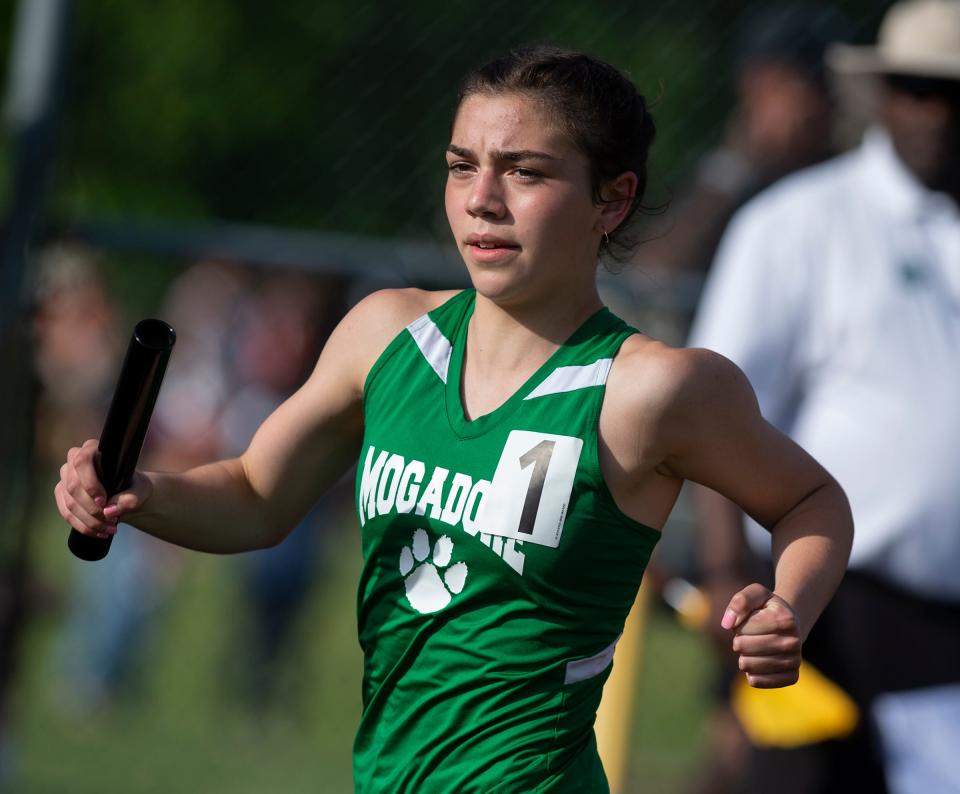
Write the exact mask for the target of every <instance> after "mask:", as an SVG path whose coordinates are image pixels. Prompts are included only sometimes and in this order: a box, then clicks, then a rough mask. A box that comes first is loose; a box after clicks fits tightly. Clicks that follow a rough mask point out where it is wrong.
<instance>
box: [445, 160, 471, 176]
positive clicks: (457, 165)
mask: <svg viewBox="0 0 960 794" xmlns="http://www.w3.org/2000/svg"><path fill="white" fill-rule="evenodd" d="M447 168H448V169H449V171H450V175H451V176H469V175H470V174H471V173H472V172H473V166H472V165H470V163H465V162H463V161H462V160H458V161H457V162H454V163H450V164H449V165H448V166H447Z"/></svg>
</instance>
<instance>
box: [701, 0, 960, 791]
mask: <svg viewBox="0 0 960 794" xmlns="http://www.w3.org/2000/svg"><path fill="white" fill-rule="evenodd" d="M829 62H830V64H831V65H832V66H833V67H834V68H835V69H836V70H837V71H838V72H840V73H841V74H844V75H846V76H848V77H850V78H851V79H854V80H856V81H859V84H860V85H861V86H862V87H865V86H866V85H867V81H871V82H870V85H872V88H873V90H874V91H875V94H876V99H877V102H876V116H875V120H874V125H873V126H872V127H871V128H870V129H869V130H868V131H867V133H866V134H865V136H864V140H863V143H862V144H861V146H860V147H859V148H858V149H857V150H856V151H854V152H851V153H849V154H847V155H844V156H842V157H840V158H837V159H835V160H832V161H830V162H828V163H825V164H823V165H820V166H818V167H815V168H813V169H810V170H807V171H804V172H802V173H800V174H797V175H796V176H793V177H791V178H789V179H787V180H784V181H783V182H782V183H780V184H778V185H776V186H774V187H773V188H771V189H770V190H769V191H766V192H764V193H762V194H760V195H759V196H758V197H756V198H755V199H754V200H753V201H752V202H750V203H749V204H748V205H747V206H746V207H744V208H743V210H741V211H740V212H739V213H738V214H737V216H736V217H735V218H734V220H733V222H732V224H731V226H730V229H729V230H728V232H727V233H726V235H725V237H724V240H723V243H722V244H721V247H720V250H719V254H718V257H717V261H716V263H715V265H714V269H713V271H712V272H711V275H710V278H709V280H708V283H707V288H706V291H705V294H704V297H703V301H702V303H701V306H700V309H699V313H698V316H697V320H696V323H695V326H694V329H693V332H692V336H691V344H694V345H697V346H702V347H708V348H711V349H714V350H716V351H718V352H720V353H722V354H724V355H726V356H728V357H729V358H731V359H733V360H734V361H735V362H736V363H737V364H739V365H740V366H741V367H742V368H743V370H744V371H745V372H746V374H747V375H748V377H749V378H750V380H751V382H752V384H753V386H754V388H755V389H756V392H757V395H758V398H759V400H760V404H761V408H762V410H763V413H764V415H765V416H766V417H767V418H768V419H769V420H770V421H772V422H773V423H774V424H776V425H778V426H779V427H780V428H781V429H783V430H785V431H786V432H788V433H789V434H791V435H792V436H793V437H794V438H795V439H796V440H797V441H798V442H799V443H800V444H801V445H802V446H804V447H805V448H806V449H807V450H808V451H809V452H810V453H811V454H813V455H815V456H816V457H817V458H818V459H819V460H821V461H823V463H824V465H825V466H827V468H828V469H830V471H831V472H833V473H834V475H835V476H836V477H837V479H838V480H839V482H840V483H841V485H842V486H843V487H844V489H845V490H846V491H847V493H848V495H849V497H850V501H851V504H852V507H853V511H854V517H855V521H856V527H857V533H856V538H855V541H854V547H853V553H852V556H851V562H850V570H849V572H848V574H847V576H846V578H845V581H844V583H843V585H842V586H841V588H840V590H839V591H838V593H837V596H836V597H835V599H834V601H833V602H832V603H831V605H830V606H829V607H828V609H827V610H826V612H825V613H824V615H823V617H822V618H821V620H820V622H819V623H818V624H817V626H816V627H815V629H814V631H813V632H812V633H811V635H810V637H809V639H808V641H807V643H806V644H805V647H804V655H805V657H806V658H807V659H809V660H810V661H811V662H813V663H814V664H815V665H816V666H817V667H818V668H819V669H820V670H822V671H823V672H824V673H826V674H827V676H828V677H829V678H831V679H832V680H834V681H836V682H837V683H838V684H840V685H841V686H842V687H843V688H844V689H845V690H846V692H848V693H849V694H850V695H851V696H852V698H853V699H854V701H855V702H856V703H857V705H858V706H859V709H860V713H861V720H860V723H859V726H858V727H857V729H856V730H855V731H854V732H853V734H852V735H851V736H850V737H849V738H847V739H845V740H842V741H839V740H837V741H827V742H823V743H819V744H815V745H810V746H806V747H802V748H798V749H794V750H786V749H782V750H777V749H760V748H754V749H753V750H752V752H751V756H750V760H749V763H748V767H747V774H746V777H745V779H744V782H743V789H742V790H744V791H769V790H774V789H775V790H777V791H781V792H786V791H796V792H804V793H806V792H823V791H831V792H832V791H838V792H839V791H870V792H880V791H883V790H885V789H884V786H888V787H889V790H890V791H892V792H895V794H905V793H907V792H910V793H912V792H924V794H930V793H932V792H938V794H939V793H940V792H943V793H944V794H946V793H947V792H955V791H960V760H958V757H957V754H956V748H957V747H958V746H960V577H958V575H957V571H958V570H960V488H958V487H957V474H958V472H960V411H958V410H957V406H958V405H960V209H958V206H960V205H958V202H960V3H958V2H956V1H955V0H905V1H904V2H901V3H898V4H896V5H895V6H893V8H892V9H891V10H890V11H889V12H888V14H887V16H886V17H885V19H884V22H883V24H882V26H881V28H880V32H879V43H878V45H877V46H876V47H849V46H837V47H836V48H834V49H832V50H831V51H830V61H829ZM699 501H700V504H701V508H702V513H701V520H702V522H703V524H704V530H705V531H704V538H705V542H704V545H703V551H704V560H703V566H704V571H705V572H707V573H709V574H710V575H712V576H713V577H714V581H715V582H717V585H716V586H715V587H714V588H713V589H712V591H711V594H713V595H715V596H716V597H718V598H722V597H723V595H722V594H723V591H724V590H729V591H730V592H732V590H731V588H733V589H736V587H737V585H736V582H737V581H745V578H743V577H746V576H748V574H747V570H748V568H749V554H748V553H747V552H746V551H745V549H744V547H743V529H742V518H743V517H742V515H741V514H740V513H739V512H738V511H737V510H736V508H734V507H733V506H732V505H730V504H729V503H728V502H725V501H724V500H722V499H720V498H719V497H718V496H716V495H715V494H712V493H710V492H702V493H701V494H700V500H699ZM757 529H758V527H756V526H755V525H753V524H752V522H750V523H749V526H748V530H749V532H748V534H749V535H750V536H751V537H754V536H755V534H756V530H757ZM767 566H769V561H768V562H767ZM724 583H725V584H724ZM884 778H885V781H886V782H884Z"/></svg>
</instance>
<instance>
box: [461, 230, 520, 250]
mask: <svg viewBox="0 0 960 794" xmlns="http://www.w3.org/2000/svg"><path fill="white" fill-rule="evenodd" d="M466 243H467V245H471V246H473V247H475V248H477V249H479V250H481V251H491V250H496V249H508V250H516V249H517V248H519V247H520V246H519V245H517V244H516V243H514V242H512V241H511V240H506V239H504V238H503V237H496V236H494V235H492V234H471V235H468V236H467V239H466Z"/></svg>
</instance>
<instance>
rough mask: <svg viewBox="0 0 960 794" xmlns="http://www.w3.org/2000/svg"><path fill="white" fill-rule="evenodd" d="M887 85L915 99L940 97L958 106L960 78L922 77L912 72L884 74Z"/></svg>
mask: <svg viewBox="0 0 960 794" xmlns="http://www.w3.org/2000/svg"><path fill="white" fill-rule="evenodd" d="M884 82H885V83H886V85H887V87H889V88H890V89H892V90H893V91H897V92H898V93H901V94H908V95H909V96H911V97H914V98H915V99H941V100H945V101H946V102H949V103H950V104H951V105H953V106H954V107H960V80H948V79H946V78H942V77H923V76H920V75H913V74H887V75H884Z"/></svg>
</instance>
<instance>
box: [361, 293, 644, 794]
mask: <svg viewBox="0 0 960 794" xmlns="http://www.w3.org/2000/svg"><path fill="white" fill-rule="evenodd" d="M474 298H475V293H474V292H473V290H467V291H464V292H462V293H459V294H458V295H456V296H455V297H453V298H451V299H450V300H449V301H447V302H446V303H444V304H443V305H442V306H440V307H439V308H437V309H435V310H434V311H432V312H430V313H429V314H425V315H423V316H422V317H420V318H419V319H417V320H416V321H414V322H413V323H411V324H410V325H409V326H408V327H407V328H406V329H405V330H404V331H403V332H401V333H400V335H399V336H397V337H396V338H395V339H394V340H393V341H392V342H391V343H390V345H389V346H388V347H387V349H386V350H385V351H384V352H383V354H382V355H381V356H380V358H379V359H378V360H377V362H376V363H375V364H374V366H373V368H372V369H371V371H370V374H369V375H368V377H367V381H366V384H365V387H364V416H365V423H366V428H365V433H364V440H363V447H362V450H361V456H360V461H359V465H358V471H357V492H356V496H357V507H358V510H359V515H360V524H361V539H362V548H363V570H362V573H361V578H360V588H359V593H358V613H359V614H358V618H359V634H360V644H361V646H362V648H363V652H364V678H363V715H362V717H361V721H360V727H359V731H358V734H357V737H356V741H355V743H354V778H355V785H356V791H357V792H360V793H361V794H369V792H390V794H396V793H397V792H418V793H420V792H428V793H429V792H444V793H445V792H458V794H459V793H460V792H483V794H488V792H523V793H524V794H527V793H528V792H541V791H544V792H546V791H550V792H568V791H569V792H574V791H575V792H605V791H607V790H608V787H607V782H606V778H605V776H604V772H603V768H602V766H601V764H600V759H599V756H598V755H597V749H596V742H595V739H594V733H593V723H594V718H595V715H596V710H597V706H598V705H599V703H600V694H601V691H602V688H603V684H604V681H606V679H607V676H608V675H609V672H610V667H611V663H612V659H613V651H614V647H615V645H616V642H617V639H618V638H619V636H620V634H621V632H622V631H623V624H624V621H625V620H626V617H627V613H628V612H629V610H630V607H631V606H632V604H633V601H634V598H635V597H636V593H637V588H638V586H639V584H640V578H641V576H642V575H643V571H644V568H645V567H646V564H647V560H648V559H649V557H650V553H651V551H652V550H653V547H654V545H655V544H656V541H657V539H658V537H659V532H657V531H656V530H654V529H651V528H650V527H647V526H644V525H643V524H640V523H638V522H636V521H633V520H632V519H630V518H628V517H627V516H626V515H624V514H623V513H622V512H621V511H620V510H619V508H618V507H617V506H616V504H615V503H614V500H613V497H612V496H611V494H610V491H609V490H608V488H607V486H606V484H605V483H604V480H603V477H602V476H601V473H600V463H599V458H598V453H597V427H598V419H599V415H600V406H601V403H602V402H603V395H604V388H605V383H606V378H607V374H608V372H609V371H610V366H611V364H612V362H613V357H614V356H615V355H616V354H617V351H618V349H619V348H620V345H621V344H622V343H623V341H624V340H625V339H626V338H627V337H629V336H630V335H631V334H633V333H635V331H634V329H633V328H630V327H629V326H628V325H626V324H625V323H624V322H623V321H621V320H620V319H618V318H617V317H615V316H614V315H613V314H611V313H610V312H609V311H608V310H607V309H601V310H600V311H598V312H597V313H596V314H594V315H593V316H592V317H590V318H589V319H588V320H587V321H586V322H585V323H584V324H583V325H582V326H581V327H580V328H579V329H578V330H577V331H576V332H575V333H574V334H573V336H571V337H570V339H569V340H568V341H567V342H566V343H565V344H564V345H563V346H562V347H560V348H559V349H558V350H557V351H556V352H555V353H554V354H553V355H552V356H551V357H550V359H549V360H548V361H547V362H546V363H545V364H544V365H543V366H542V367H540V369H539V370H537V372H536V373H535V374H534V375H533V376H532V377H531V378H530V379H529V381H528V382H527V383H526V384H525V385H524V386H523V387H521V388H520V389H519V390H518V391H517V392H516V393H515V394H514V395H513V396H511V397H510V398H509V399H508V400H507V401H506V402H505V403H504V404H503V405H501V406H500V407H499V408H498V409H497V410H495V411H493V412H491V413H489V414H486V415H484V416H480V417H478V418H476V419H474V420H473V421H468V420H467V419H466V418H465V417H464V412H463V408H462V405H461V400H460V383H461V373H462V369H463V357H464V349H465V346H466V336H467V326H468V322H469V319H470V317H471V315H472V313H473V308H474Z"/></svg>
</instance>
